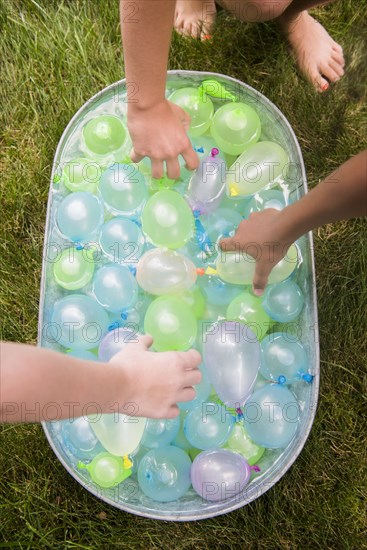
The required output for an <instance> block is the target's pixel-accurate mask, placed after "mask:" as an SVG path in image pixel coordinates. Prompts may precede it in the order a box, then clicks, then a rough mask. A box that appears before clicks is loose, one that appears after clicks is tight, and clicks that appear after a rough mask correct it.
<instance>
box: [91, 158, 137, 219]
mask: <svg viewBox="0 0 367 550" xmlns="http://www.w3.org/2000/svg"><path fill="white" fill-rule="evenodd" d="M99 190H100V192H101V195H102V198H103V200H104V201H105V202H106V204H107V205H108V206H109V207H110V209H111V210H112V211H113V212H116V213H118V214H124V215H125V216H134V215H136V214H137V213H138V212H139V211H140V210H141V208H142V207H143V205H144V203H145V201H146V199H147V197H148V188H147V186H146V183H145V178H144V176H143V174H142V173H141V172H140V171H139V170H138V169H137V168H136V167H135V165H133V164H119V163H117V162H115V163H114V164H112V166H109V167H108V168H107V169H106V170H105V171H104V172H103V173H102V176H101V179H100V182H99Z"/></svg>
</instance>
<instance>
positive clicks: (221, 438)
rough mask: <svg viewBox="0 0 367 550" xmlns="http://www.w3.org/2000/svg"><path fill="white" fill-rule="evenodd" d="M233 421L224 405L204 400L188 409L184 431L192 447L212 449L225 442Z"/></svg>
mask: <svg viewBox="0 0 367 550" xmlns="http://www.w3.org/2000/svg"><path fill="white" fill-rule="evenodd" d="M234 423H235V419H234V417H233V416H232V415H231V414H230V413H229V412H228V411H227V409H226V408H225V407H224V406H221V405H218V404H217V403H212V402H204V403H202V404H200V405H197V406H196V407H194V408H193V409H191V410H190V411H189V413H188V414H187V416H186V418H185V424H184V432H185V435H186V437H187V440H188V441H189V442H190V443H191V445H192V446H193V447H196V448H197V449H214V448H216V447H221V446H222V445H224V444H225V443H226V441H227V440H228V438H229V436H230V434H231V432H232V430H233V426H234Z"/></svg>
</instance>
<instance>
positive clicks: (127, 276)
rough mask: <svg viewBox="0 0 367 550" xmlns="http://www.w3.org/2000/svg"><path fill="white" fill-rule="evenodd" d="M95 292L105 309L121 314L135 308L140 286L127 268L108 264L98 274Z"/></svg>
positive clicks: (94, 283)
mask: <svg viewBox="0 0 367 550" xmlns="http://www.w3.org/2000/svg"><path fill="white" fill-rule="evenodd" d="M93 292H94V295H95V297H96V300H97V301H98V302H99V303H100V304H101V305H102V306H103V307H104V308H105V309H107V310H108V311H114V312H121V311H123V310H125V309H129V308H132V307H134V305H135V303H136V300H137V298H138V284H137V282H136V280H135V277H134V275H132V274H131V272H130V270H129V269H128V268H127V267H124V266H122V265H114V264H107V265H105V266H103V267H101V268H100V269H99V270H98V271H97V272H96V274H95V276H94V279H93Z"/></svg>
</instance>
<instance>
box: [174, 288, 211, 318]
mask: <svg viewBox="0 0 367 550" xmlns="http://www.w3.org/2000/svg"><path fill="white" fill-rule="evenodd" d="M179 298H181V300H183V301H184V302H185V303H186V304H187V305H188V306H190V308H191V309H192V311H193V313H194V315H195V317H196V318H197V319H201V318H202V317H203V315H204V313H205V307H206V303H205V298H204V295H203V294H202V292H201V290H200V288H199V287H198V286H194V287H192V288H191V289H190V290H186V291H185V292H182V293H181V294H180V295H179Z"/></svg>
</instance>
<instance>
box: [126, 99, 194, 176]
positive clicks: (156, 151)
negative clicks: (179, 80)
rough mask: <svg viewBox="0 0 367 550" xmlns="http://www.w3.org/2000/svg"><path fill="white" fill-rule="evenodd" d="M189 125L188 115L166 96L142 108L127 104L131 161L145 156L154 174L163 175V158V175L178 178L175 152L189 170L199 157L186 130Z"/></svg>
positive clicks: (178, 166)
mask: <svg viewBox="0 0 367 550" xmlns="http://www.w3.org/2000/svg"><path fill="white" fill-rule="evenodd" d="M189 126H190V117H189V115H188V114H187V113H186V112H185V111H184V110H183V109H181V107H179V106H178V105H175V104H174V103H171V102H170V101H167V100H166V99H164V100H163V101H161V102H160V103H158V104H155V105H153V106H151V107H149V108H146V109H140V108H139V106H137V105H135V104H131V105H130V106H129V111H128V128H129V132H130V136H131V139H132V141H133V150H132V152H131V159H132V161H133V162H139V161H141V160H142V158H144V157H149V158H150V159H151V163H152V176H153V177H154V178H161V177H162V176H163V174H164V166H163V163H164V161H165V162H166V168H167V176H168V177H169V178H170V179H176V178H178V177H179V176H180V165H179V163H178V158H177V157H178V155H182V156H183V158H184V160H185V162H186V166H187V168H188V169H189V170H195V169H196V168H197V167H198V166H199V159H198V156H197V154H196V153H195V151H194V150H193V148H192V145H191V143H190V140H189V138H188V137H187V134H186V131H187V130H188V129H189Z"/></svg>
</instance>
